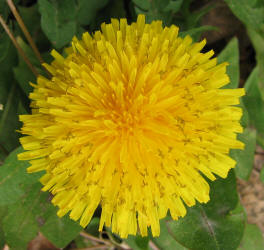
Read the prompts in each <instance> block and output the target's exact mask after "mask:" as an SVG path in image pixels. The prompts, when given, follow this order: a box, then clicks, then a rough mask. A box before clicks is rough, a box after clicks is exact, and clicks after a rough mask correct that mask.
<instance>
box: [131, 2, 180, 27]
mask: <svg viewBox="0 0 264 250" xmlns="http://www.w3.org/2000/svg"><path fill="white" fill-rule="evenodd" d="M133 2H134V4H135V12H136V14H141V13H143V14H145V15H146V22H147V23H150V22H152V21H153V20H162V22H163V23H164V24H165V25H170V24H171V22H172V19H173V15H174V14H175V13H176V12H178V11H179V9H180V7H181V5H182V2H183V1H182V0H176V1H172V0H153V1H148V0H146V1H145V0H144V1H139V0H133Z"/></svg>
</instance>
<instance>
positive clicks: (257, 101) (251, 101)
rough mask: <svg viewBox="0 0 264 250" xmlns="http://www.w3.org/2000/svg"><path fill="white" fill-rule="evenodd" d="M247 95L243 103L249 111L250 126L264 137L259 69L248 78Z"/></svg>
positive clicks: (263, 104) (263, 110) (263, 106)
mask: <svg viewBox="0 0 264 250" xmlns="http://www.w3.org/2000/svg"><path fill="white" fill-rule="evenodd" d="M245 89H246V95H245V96H244V97H243V102H244V104H245V107H246V109H247V111H248V115H249V124H250V125H251V126H254V127H255V128H256V130H257V136H259V135H262V136H263V135H264V126H263V124H264V102H263V101H262V98H261V94H260V90H259V86H258V69H257V68H255V69H254V70H253V71H252V72H251V74H250V76H249V77H248V79H247V81H246V84H245Z"/></svg>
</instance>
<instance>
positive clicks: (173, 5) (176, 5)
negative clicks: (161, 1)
mask: <svg viewBox="0 0 264 250" xmlns="http://www.w3.org/2000/svg"><path fill="white" fill-rule="evenodd" d="M182 2H183V0H176V1H172V0H171V1H170V2H169V4H168V5H167V6H166V7H165V8H164V11H173V12H177V11H179V10H180V8H181V6H182Z"/></svg>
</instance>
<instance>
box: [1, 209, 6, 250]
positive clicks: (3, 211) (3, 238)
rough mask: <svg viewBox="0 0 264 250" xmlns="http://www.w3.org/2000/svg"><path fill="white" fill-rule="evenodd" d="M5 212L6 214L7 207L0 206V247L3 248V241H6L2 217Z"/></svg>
mask: <svg viewBox="0 0 264 250" xmlns="http://www.w3.org/2000/svg"><path fill="white" fill-rule="evenodd" d="M6 214H7V207H6V206H0V249H3V247H4V245H5V242H6V241H5V235H4V231H3V229H2V227H3V226H2V222H3V218H4V217H5V216H6Z"/></svg>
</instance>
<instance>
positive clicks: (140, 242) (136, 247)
mask: <svg viewBox="0 0 264 250" xmlns="http://www.w3.org/2000/svg"><path fill="white" fill-rule="evenodd" d="M124 241H125V242H126V243H127V244H128V245H129V246H130V247H131V248H132V249H133V250H147V249H149V245H148V244H149V238H148V237H141V236H139V235H137V236H132V235H129V236H128V237H127V239H125V240H124Z"/></svg>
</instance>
